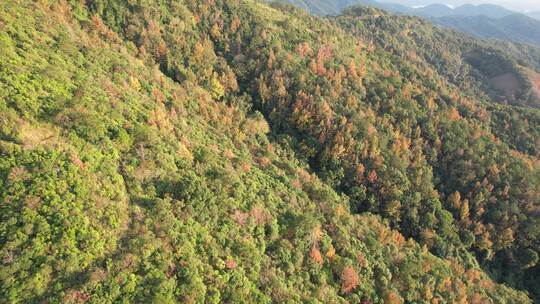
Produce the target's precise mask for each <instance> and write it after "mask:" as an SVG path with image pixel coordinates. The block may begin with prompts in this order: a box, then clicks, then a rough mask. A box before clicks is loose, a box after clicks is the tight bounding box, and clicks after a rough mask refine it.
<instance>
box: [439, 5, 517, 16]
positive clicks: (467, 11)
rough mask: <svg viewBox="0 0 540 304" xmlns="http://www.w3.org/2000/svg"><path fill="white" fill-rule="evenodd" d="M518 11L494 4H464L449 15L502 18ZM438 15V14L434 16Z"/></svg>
mask: <svg viewBox="0 0 540 304" xmlns="http://www.w3.org/2000/svg"><path fill="white" fill-rule="evenodd" d="M515 13H516V12H514V11H511V10H508V9H506V8H504V7H502V6H499V5H494V4H480V5H472V4H464V5H462V6H459V7H456V8H455V9H454V10H452V11H451V13H450V14H449V15H452V16H487V17H490V18H502V17H506V16H509V15H513V14H515ZM434 17H436V16H434Z"/></svg>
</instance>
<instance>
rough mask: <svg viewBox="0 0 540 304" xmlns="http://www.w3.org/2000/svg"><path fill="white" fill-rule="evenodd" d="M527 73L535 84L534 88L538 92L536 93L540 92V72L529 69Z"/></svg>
mask: <svg viewBox="0 0 540 304" xmlns="http://www.w3.org/2000/svg"><path fill="white" fill-rule="evenodd" d="M527 75H529V79H530V80H531V83H532V85H533V90H534V91H535V92H536V94H540V74H538V73H537V72H535V71H533V70H528V71H527Z"/></svg>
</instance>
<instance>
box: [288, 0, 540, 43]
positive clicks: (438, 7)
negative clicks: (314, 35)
mask: <svg viewBox="0 0 540 304" xmlns="http://www.w3.org/2000/svg"><path fill="white" fill-rule="evenodd" d="M288 2H290V3H292V4H294V5H297V6H299V7H301V8H304V9H306V10H308V11H311V12H312V13H315V14H318V15H334V14H339V13H340V12H341V11H342V10H343V9H344V8H346V7H348V6H352V5H363V6H372V7H376V8H380V9H383V10H386V11H389V12H392V13H396V14H405V15H415V16H420V17H424V18H428V19H430V20H431V21H432V22H433V23H435V24H438V25H440V26H443V27H448V28H453V29H456V30H459V31H462V32H466V33H469V34H472V35H475V36H477V37H480V38H489V39H500V40H506V41H511V42H518V43H528V44H532V45H536V46H540V11H538V12H531V13H528V14H527V15H525V14H522V13H518V12H515V11H511V10H508V9H506V8H504V7H502V6H499V5H494V4H480V5H472V4H464V5H462V6H458V7H456V8H451V7H449V6H447V5H444V4H430V5H427V6H422V7H411V6H406V5H402V4H398V3H387V2H377V1H375V0H336V1H333V0H288Z"/></svg>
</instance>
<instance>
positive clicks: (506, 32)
mask: <svg viewBox="0 0 540 304" xmlns="http://www.w3.org/2000/svg"><path fill="white" fill-rule="evenodd" d="M431 20H432V21H433V22H434V23H436V24H439V25H442V26H445V27H450V28H454V29H457V30H459V31H462V32H467V33H470V34H473V35H475V36H478V37H482V38H495V39H501V40H508V41H514V42H521V43H529V44H534V45H540V21H539V20H536V19H533V18H531V17H528V16H525V15H523V14H512V15H508V16H504V17H502V18H489V17H486V16H446V17H439V18H431Z"/></svg>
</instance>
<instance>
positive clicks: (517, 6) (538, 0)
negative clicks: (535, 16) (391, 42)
mask: <svg viewBox="0 0 540 304" xmlns="http://www.w3.org/2000/svg"><path fill="white" fill-rule="evenodd" d="M384 2H394V3H401V4H406V5H425V4H430V3H442V4H448V5H451V6H457V5H462V4H465V3H471V4H484V3H491V4H497V5H502V6H504V7H506V8H508V9H511V10H516V11H520V12H525V11H540V0H391V1H390V0H389V1H384Z"/></svg>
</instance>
